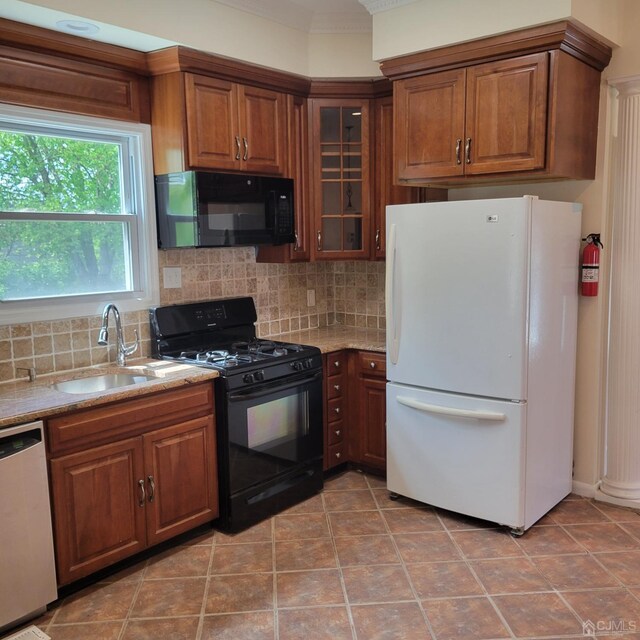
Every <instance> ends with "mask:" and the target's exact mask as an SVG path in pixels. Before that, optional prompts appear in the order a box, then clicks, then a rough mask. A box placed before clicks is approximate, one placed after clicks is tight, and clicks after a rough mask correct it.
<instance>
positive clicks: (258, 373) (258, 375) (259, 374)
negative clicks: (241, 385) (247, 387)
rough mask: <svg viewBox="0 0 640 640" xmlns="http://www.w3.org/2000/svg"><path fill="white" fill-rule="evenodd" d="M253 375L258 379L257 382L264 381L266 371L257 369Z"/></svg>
mask: <svg viewBox="0 0 640 640" xmlns="http://www.w3.org/2000/svg"><path fill="white" fill-rule="evenodd" d="M253 377H254V378H255V379H256V382H262V381H263V380H264V371H256V372H255V373H254V374H253Z"/></svg>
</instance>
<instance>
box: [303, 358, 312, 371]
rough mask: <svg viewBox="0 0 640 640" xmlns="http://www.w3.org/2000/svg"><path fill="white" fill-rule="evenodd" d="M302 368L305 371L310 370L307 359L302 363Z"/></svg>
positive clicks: (309, 362) (309, 363)
mask: <svg viewBox="0 0 640 640" xmlns="http://www.w3.org/2000/svg"><path fill="white" fill-rule="evenodd" d="M302 366H303V367H304V368H305V369H311V360H310V359H309V358H307V359H306V360H304V361H303V363H302Z"/></svg>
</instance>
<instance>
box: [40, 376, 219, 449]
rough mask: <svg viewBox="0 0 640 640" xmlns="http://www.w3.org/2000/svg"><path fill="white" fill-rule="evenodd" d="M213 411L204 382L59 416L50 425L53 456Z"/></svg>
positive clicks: (210, 393)
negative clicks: (106, 426)
mask: <svg viewBox="0 0 640 640" xmlns="http://www.w3.org/2000/svg"><path fill="white" fill-rule="evenodd" d="M212 407H213V385H212V384H211V383H210V382H203V383H200V384H194V385H188V386H185V387H181V388H179V389H175V390H171V391H161V392H158V393H155V394H152V395H149V396H144V397H142V398H136V399H132V400H124V401H122V400H120V401H117V402H114V403H110V404H107V405H103V406H100V407H91V408H88V409H82V410H80V411H75V412H71V413H68V414H65V415H61V416H55V417H53V418H51V419H49V420H48V421H47V437H48V442H49V453H50V455H51V456H54V455H56V456H57V455H60V454H67V453H70V452H72V451H81V450H83V449H88V448H90V447H93V446H96V445H100V444H105V443H108V442H113V441H114V440H121V439H122V438H125V437H129V436H133V435H140V434H142V433H144V432H146V431H150V430H152V429H157V428H161V427H163V426H167V425H170V424H174V423H176V422H180V421H183V420H185V419H187V418H189V417H195V416H198V415H206V414H207V413H211V411H212V410H213V409H212ZM105 422H106V423H107V424H108V428H107V429H105V426H104V425H105Z"/></svg>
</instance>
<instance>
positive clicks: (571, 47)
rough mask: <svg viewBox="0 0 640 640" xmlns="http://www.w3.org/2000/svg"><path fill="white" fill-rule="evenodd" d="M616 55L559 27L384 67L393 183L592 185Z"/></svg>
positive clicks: (391, 62) (386, 63) (492, 39)
mask: <svg viewBox="0 0 640 640" xmlns="http://www.w3.org/2000/svg"><path fill="white" fill-rule="evenodd" d="M610 58H611V48H610V47H609V46H607V45H606V44H604V43H602V42H600V41H598V40H597V39H595V38H594V37H593V36H591V35H590V34H587V33H585V32H583V31H581V30H580V29H579V28H578V27H576V26H575V25H573V24H571V23H569V22H566V21H562V22H558V23H553V24H547V25H541V26H537V27H531V28H528V29H523V30H521V31H515V32H512V33H505V34H500V35H497V36H490V37H488V38H483V39H481V40H476V41H470V42H466V43H462V44H458V45H451V46H447V47H441V48H439V49H432V50H430V51H423V52H420V53H415V54H409V55H407V56H401V57H399V58H395V59H391V60H385V61H384V62H383V63H382V71H383V73H384V74H385V75H386V76H387V77H388V78H389V79H391V80H393V95H394V109H395V154H396V164H395V179H396V181H397V182H400V183H405V184H406V183H413V184H443V185H454V184H458V185H464V184H470V183H472V182H476V183H482V182H489V181H490V180H493V181H495V180H500V181H501V182H502V181H524V180H541V179H549V178H571V179H593V178H594V177H595V160H596V139H597V131H598V103H599V99H600V74H601V72H602V70H603V69H604V68H605V67H606V66H607V64H608V63H609V60H610Z"/></svg>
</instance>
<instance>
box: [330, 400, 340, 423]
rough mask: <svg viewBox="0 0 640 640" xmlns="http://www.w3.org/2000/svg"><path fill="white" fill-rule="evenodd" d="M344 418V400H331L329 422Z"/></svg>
mask: <svg viewBox="0 0 640 640" xmlns="http://www.w3.org/2000/svg"><path fill="white" fill-rule="evenodd" d="M342 416H344V400H343V399H342V398H334V399H333V400H329V401H328V402H327V421H328V422H335V421H336V420H342Z"/></svg>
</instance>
